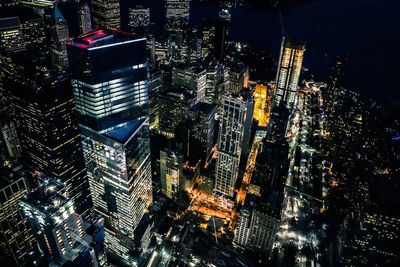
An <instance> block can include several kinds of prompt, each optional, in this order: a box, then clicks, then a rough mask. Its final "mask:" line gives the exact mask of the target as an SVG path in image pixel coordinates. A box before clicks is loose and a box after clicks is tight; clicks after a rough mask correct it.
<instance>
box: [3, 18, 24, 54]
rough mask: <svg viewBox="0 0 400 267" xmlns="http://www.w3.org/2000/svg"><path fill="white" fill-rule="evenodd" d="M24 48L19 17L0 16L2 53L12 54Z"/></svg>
mask: <svg viewBox="0 0 400 267" xmlns="http://www.w3.org/2000/svg"><path fill="white" fill-rule="evenodd" d="M25 49H26V48H25V42H24V36H23V35H22V31H21V24H20V22H19V18H18V17H9V18H0V52H1V53H3V54H4V55H13V54H16V53H20V52H23V51H25Z"/></svg>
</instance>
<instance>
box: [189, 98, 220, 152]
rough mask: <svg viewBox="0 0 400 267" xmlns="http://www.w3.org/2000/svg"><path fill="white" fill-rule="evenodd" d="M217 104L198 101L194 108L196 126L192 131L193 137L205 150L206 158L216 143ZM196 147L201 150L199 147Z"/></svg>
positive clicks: (192, 110)
mask: <svg viewBox="0 0 400 267" xmlns="http://www.w3.org/2000/svg"><path fill="white" fill-rule="evenodd" d="M215 111H216V108H215V105H211V104H208V103H202V102H200V103H197V104H196V105H195V106H194V107H193V108H192V109H191V112H192V113H193V115H192V116H193V123H194V127H193V130H192V131H191V133H192V138H194V139H196V140H197V141H198V142H199V144H200V145H201V148H202V150H203V151H204V152H205V158H208V156H209V155H210V154H211V151H212V148H213V145H214V131H215ZM195 149H197V150H199V148H198V147H196V148H195Z"/></svg>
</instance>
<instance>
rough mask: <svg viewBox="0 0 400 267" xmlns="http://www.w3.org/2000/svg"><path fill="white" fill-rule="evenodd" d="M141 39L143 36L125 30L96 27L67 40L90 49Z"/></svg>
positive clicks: (71, 43) (74, 44)
mask: <svg viewBox="0 0 400 267" xmlns="http://www.w3.org/2000/svg"><path fill="white" fill-rule="evenodd" d="M142 39H143V38H140V37H139V36H136V35H134V34H130V33H126V32H120V31H116V30H109V29H97V30H94V31H91V32H88V33H85V34H82V35H79V36H78V37H76V38H73V39H72V40H70V41H69V42H68V44H70V45H73V46H76V47H79V48H83V49H91V48H96V47H102V46H107V45H112V44H116V43H122V42H135V41H139V40H142Z"/></svg>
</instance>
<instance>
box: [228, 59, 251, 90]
mask: <svg viewBox="0 0 400 267" xmlns="http://www.w3.org/2000/svg"><path fill="white" fill-rule="evenodd" d="M225 66H226V67H227V68H228V83H227V86H226V90H227V91H228V92H230V93H232V94H238V93H240V91H242V89H243V88H247V87H248V83H249V78H250V73H249V66H247V65H246V64H244V63H243V62H241V61H239V60H238V59H232V60H230V61H228V62H226V63H225Z"/></svg>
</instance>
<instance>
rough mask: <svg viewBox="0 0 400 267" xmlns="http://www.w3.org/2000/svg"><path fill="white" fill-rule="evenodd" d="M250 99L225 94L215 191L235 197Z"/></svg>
mask: <svg viewBox="0 0 400 267" xmlns="http://www.w3.org/2000/svg"><path fill="white" fill-rule="evenodd" d="M249 103H250V102H249V101H248V100H247V101H246V100H245V99H243V98H242V97H234V96H227V95H225V96H223V97H222V116H221V118H220V123H219V127H220V129H219V134H218V159H217V164H216V168H215V186H214V192H215V193H217V194H222V195H225V196H228V197H233V194H234V190H235V183H236V179H237V177H238V172H239V161H240V156H241V153H242V148H243V140H244V135H245V128H244V125H245V123H246V121H247V120H248V119H251V117H248V116H249V115H250V116H252V114H248V108H249Z"/></svg>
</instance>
